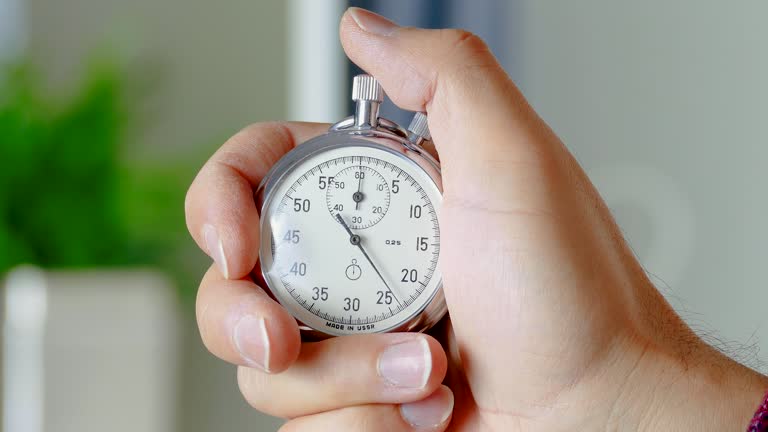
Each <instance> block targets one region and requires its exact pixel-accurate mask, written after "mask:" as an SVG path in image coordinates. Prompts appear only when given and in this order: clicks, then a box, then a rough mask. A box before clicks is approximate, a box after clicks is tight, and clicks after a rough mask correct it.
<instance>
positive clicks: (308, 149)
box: [255, 121, 448, 340]
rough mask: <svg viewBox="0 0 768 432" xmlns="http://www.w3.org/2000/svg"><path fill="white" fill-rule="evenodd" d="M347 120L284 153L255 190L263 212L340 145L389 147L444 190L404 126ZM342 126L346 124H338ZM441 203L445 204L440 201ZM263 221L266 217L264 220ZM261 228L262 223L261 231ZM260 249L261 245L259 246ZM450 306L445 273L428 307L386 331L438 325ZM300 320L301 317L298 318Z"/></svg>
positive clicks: (436, 166) (314, 334)
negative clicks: (292, 176) (310, 163)
mask: <svg viewBox="0 0 768 432" xmlns="http://www.w3.org/2000/svg"><path fill="white" fill-rule="evenodd" d="M344 123H345V121H342V122H340V123H339V124H337V125H335V126H334V127H331V129H330V130H329V132H328V133H326V134H324V135H321V136H319V137H316V138H313V139H310V140H309V141H307V142H305V143H303V144H300V145H298V146H296V148H294V149H293V150H291V151H290V152H288V153H287V154H286V155H285V156H283V157H282V158H281V159H280V160H279V161H278V162H277V163H276V164H275V165H274V166H273V167H272V168H271V169H270V170H269V172H268V173H267V175H266V176H264V179H263V180H262V181H261V183H260V184H259V187H258V188H257V190H256V192H255V199H256V206H257V209H258V211H259V214H260V215H261V214H262V213H263V211H264V209H265V208H266V207H267V206H268V205H269V203H270V200H271V199H272V198H273V197H272V192H273V191H274V189H275V187H276V186H277V185H278V184H280V182H281V180H282V179H283V177H284V176H286V175H287V174H288V173H289V172H291V171H292V170H293V169H294V168H295V167H296V166H298V165H299V164H300V163H301V162H302V161H304V160H306V159H307V158H309V157H312V156H314V155H315V154H317V153H320V152H324V151H327V150H331V149H334V148H338V147H349V146H357V147H371V148H377V149H382V150H386V151H389V152H392V153H395V154H397V155H398V156H400V157H404V158H407V159H409V160H410V161H412V162H413V163H415V164H416V165H417V166H419V167H420V168H421V169H423V170H424V172H425V173H426V174H427V176H429V178H430V179H431V180H432V181H433V182H434V184H435V185H436V186H437V188H438V190H439V191H440V194H441V196H442V193H443V184H442V177H441V174H440V163H439V162H438V161H437V160H435V158H433V157H432V156H431V155H430V154H429V153H427V152H426V151H424V149H422V148H421V147H419V146H415V145H414V144H413V143H412V142H410V141H408V139H407V138H406V137H405V136H404V135H405V134H404V133H403V132H404V131H402V129H401V128H399V129H395V128H394V127H393V126H391V125H394V126H396V125H395V124H394V123H392V122H388V123H389V124H387V126H386V127H384V128H376V129H373V128H369V129H355V128H350V129H347V128H344V126H347V125H346V124H344ZM339 125H343V126H341V127H338V126H339ZM439 204H442V202H441V203H439ZM261 223H264V219H262V222H261ZM261 229H262V227H261V226H259V230H260V231H261ZM259 249H261V248H259ZM262 263H263V261H262V260H261V259H259V265H258V268H259V272H260V274H259V276H260V277H261V280H263V281H264V282H265V285H266V286H267V289H268V290H269V294H270V295H271V296H272V297H273V298H275V299H276V298H277V296H276V295H275V294H274V292H273V288H272V287H271V286H269V282H268V279H267V278H266V276H265V269H264V268H263V266H262ZM447 311H448V308H447V305H446V303H445V295H444V294H443V280H442V274H441V275H440V281H439V282H438V284H437V288H436V290H435V293H434V294H433V296H432V298H431V299H430V300H429V302H428V303H427V304H426V306H425V307H424V308H423V309H422V310H421V311H420V312H418V313H416V314H414V315H413V316H411V317H409V318H408V319H407V320H406V321H404V322H403V324H401V325H400V326H398V327H396V328H392V329H389V330H387V332H423V331H426V330H428V329H429V328H431V327H432V326H434V325H435V324H437V323H438V322H439V321H440V319H442V318H443V316H445V314H446V313H447ZM297 321H298V320H297ZM298 323H299V329H300V330H301V333H302V336H303V337H305V338H307V339H313V340H314V339H325V338H329V337H336V336H337V335H333V334H329V333H325V332H322V331H320V330H316V329H314V328H312V327H309V326H307V325H306V324H304V323H302V322H300V321H298Z"/></svg>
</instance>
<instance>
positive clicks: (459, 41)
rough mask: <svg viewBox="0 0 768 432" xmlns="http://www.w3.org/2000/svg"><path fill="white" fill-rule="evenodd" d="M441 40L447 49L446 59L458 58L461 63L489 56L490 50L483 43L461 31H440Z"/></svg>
mask: <svg viewBox="0 0 768 432" xmlns="http://www.w3.org/2000/svg"><path fill="white" fill-rule="evenodd" d="M442 31H443V32H444V34H443V35H442V36H443V38H444V39H445V40H446V42H447V43H446V45H447V47H448V53H447V54H448V58H459V59H461V60H462V61H466V60H468V59H482V60H485V59H486V57H488V56H489V55H490V50H489V49H488V45H487V44H486V43H485V41H484V40H483V39H482V38H481V37H480V36H478V35H476V34H474V33H472V32H470V31H467V30H462V29H445V30H442Z"/></svg>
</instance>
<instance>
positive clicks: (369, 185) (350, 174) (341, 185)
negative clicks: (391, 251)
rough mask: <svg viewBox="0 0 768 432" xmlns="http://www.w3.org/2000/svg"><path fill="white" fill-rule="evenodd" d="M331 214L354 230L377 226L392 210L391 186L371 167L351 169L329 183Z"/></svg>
mask: <svg viewBox="0 0 768 432" xmlns="http://www.w3.org/2000/svg"><path fill="white" fill-rule="evenodd" d="M325 197H326V202H327V204H328V211H330V212H331V216H333V218H334V219H336V215H337V214H340V215H342V216H343V217H344V219H345V220H346V221H347V223H348V224H349V227H350V228H352V229H365V228H370V227H372V226H374V225H376V224H377V223H378V222H379V221H380V220H381V219H382V218H384V215H386V214H387V210H388V209H389V185H388V184H387V180H386V179H384V176H382V175H381V174H380V173H379V172H378V171H376V170H374V169H373V168H371V167H368V166H362V165H359V166H351V167H348V168H345V169H343V170H341V171H339V172H338V174H336V175H335V176H333V177H332V179H331V180H330V181H329V182H328V189H327V191H326V195H325Z"/></svg>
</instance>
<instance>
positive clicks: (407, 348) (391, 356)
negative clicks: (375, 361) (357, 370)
mask: <svg viewBox="0 0 768 432" xmlns="http://www.w3.org/2000/svg"><path fill="white" fill-rule="evenodd" d="M378 369H379V375H380V376H381V377H382V378H384V379H385V380H386V381H387V382H388V383H390V384H392V385H394V386H397V387H408V388H422V387H424V386H425V385H427V380H428V379H429V375H430V374H431V372H432V354H431V353H430V351H429V344H428V343H427V340H426V339H425V338H418V339H415V340H412V341H408V342H401V343H398V344H395V345H392V346H389V347H387V348H386V349H385V350H384V351H383V352H382V353H381V355H379V365H378Z"/></svg>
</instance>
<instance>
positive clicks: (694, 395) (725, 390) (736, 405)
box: [620, 333, 768, 431]
mask: <svg viewBox="0 0 768 432" xmlns="http://www.w3.org/2000/svg"><path fill="white" fill-rule="evenodd" d="M681 346H684V347H685V348H684V349H681ZM766 391H768V378H767V377H765V376H763V375H761V374H759V373H757V372H755V371H754V370H752V369H750V368H748V367H746V366H743V365H741V364H739V363H737V362H736V361H734V360H732V359H730V358H728V357H727V356H725V355H724V354H722V353H721V352H719V351H717V350H716V349H714V348H713V347H711V346H709V345H707V344H706V343H704V342H703V341H702V340H701V339H699V338H698V337H696V336H695V335H693V334H692V333H691V334H690V339H689V340H688V341H686V342H685V343H683V344H678V346H674V347H665V346H663V345H662V346H659V345H654V344H647V345H646V347H645V348H644V350H643V353H642V355H641V357H640V360H639V361H638V363H637V366H636V368H635V370H634V371H633V373H632V375H631V377H630V379H629V380H628V382H627V385H626V386H625V390H624V392H623V394H622V396H621V398H622V399H623V400H624V402H625V403H627V404H629V405H627V406H632V407H633V408H632V409H631V410H627V411H626V412H627V413H628V414H627V415H631V416H633V417H634V419H633V421H632V422H631V423H630V424H634V425H637V426H638V427H637V429H634V430H640V431H658V430H701V431H707V430H711V431H731V430H732V431H744V430H746V428H747V425H748V424H749V421H750V419H751V418H752V415H753V414H754V412H755V409H756V408H757V406H758V405H759V403H760V402H761V400H762V398H763V397H764V396H765V393H766ZM620 429H621V428H620Z"/></svg>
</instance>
